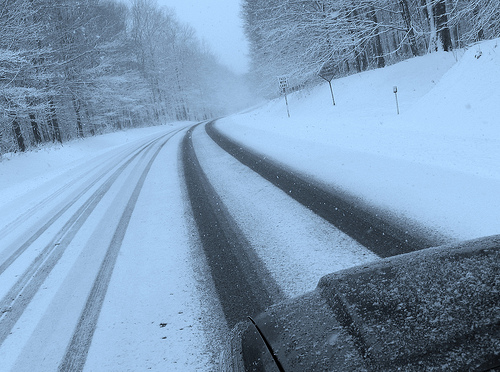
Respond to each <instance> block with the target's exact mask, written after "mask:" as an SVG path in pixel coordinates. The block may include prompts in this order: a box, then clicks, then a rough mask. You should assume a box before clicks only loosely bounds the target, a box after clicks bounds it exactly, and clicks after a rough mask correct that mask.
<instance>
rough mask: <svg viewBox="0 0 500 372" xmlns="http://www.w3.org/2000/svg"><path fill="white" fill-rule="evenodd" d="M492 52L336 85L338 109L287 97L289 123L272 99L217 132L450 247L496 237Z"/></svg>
mask: <svg viewBox="0 0 500 372" xmlns="http://www.w3.org/2000/svg"><path fill="white" fill-rule="evenodd" d="M497 44H498V40H493V41H487V42H484V43H482V44H479V45H477V46H474V47H472V48H470V49H469V50H467V51H459V52H457V53H456V54H452V53H435V54H431V55H427V56H424V57H418V58H414V59H411V60H408V61H405V62H402V63H399V64H397V65H394V66H389V67H386V68H384V69H381V70H374V71H368V72H365V73H362V74H358V75H354V76H350V77H346V78H343V79H339V80H335V81H333V86H334V89H335V95H336V103H337V105H336V106H335V107H333V106H332V102H331V96H330V91H329V87H328V84H324V85H322V86H319V87H316V88H315V89H312V90H311V91H310V92H299V93H295V94H292V95H291V96H289V103H290V111H291V118H287V116H286V108H285V104H284V100H283V99H278V100H274V101H272V102H269V103H268V104H267V105H264V106H263V107H261V108H259V109H257V110H255V111H252V112H246V113H243V114H239V115H233V116H231V117H229V118H225V119H223V120H220V121H219V122H218V124H217V125H218V126H219V128H220V129H221V130H222V131H223V132H225V133H226V134H228V135H230V136H231V137H233V138H235V139H237V140H239V141H242V142H243V143H246V144H248V145H249V146H251V147H253V148H256V149H258V150H259V151H261V152H263V153H266V154H267V155H268V156H271V157H273V158H275V159H277V160H279V161H281V162H282V163H285V164H289V165H291V166H292V167H294V168H297V169H299V170H300V171H302V172H305V173H308V174H311V175H314V177H316V178H317V179H319V180H322V181H324V182H326V183H329V184H333V185H337V186H340V187H342V188H343V189H345V190H347V191H349V192H351V193H353V194H356V195H359V196H362V197H363V198H364V199H365V200H367V201H368V202H370V203H373V204H375V205H378V206H380V207H381V208H383V209H387V210H391V211H393V212H394V213H396V214H397V215H399V216H401V218H410V219H413V220H416V221H418V222H420V223H423V224H425V225H427V226H428V227H430V228H432V229H434V230H436V231H437V232H438V233H440V234H444V235H447V236H449V237H450V240H453V239H469V238H476V237H480V236H485V235H492V234H497V233H499V232H500V224H499V222H498V221H499V220H500V219H499V217H500V211H499V208H498V207H499V206H500V193H498V190H500V167H499V166H498V164H499V163H500V127H499V124H498V117H499V116H500V106H498V102H499V101H500V91H498V89H497V88H498V86H499V85H500V74H499V73H498V67H499V66H500V54H499V53H498V52H499V51H500V48H497ZM479 50H481V56H480V58H477V57H478V56H479V53H478V51H479ZM455 58H458V62H457V61H456V59H455ZM393 86H398V99H399V103H400V110H401V114H400V115H397V114H396V101H395V96H394V93H393Z"/></svg>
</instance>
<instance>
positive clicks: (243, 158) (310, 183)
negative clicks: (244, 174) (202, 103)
mask: <svg viewBox="0 0 500 372" xmlns="http://www.w3.org/2000/svg"><path fill="white" fill-rule="evenodd" d="M205 130H206V132H207V134H208V135H209V136H210V138H212V140H213V141H214V142H216V143H217V144H218V145H219V146H220V147H221V148H222V149H224V150H225V151H226V152H228V153H229V154H231V155H232V156H233V157H234V158H235V159H237V160H238V161H240V162H241V163H242V164H244V165H246V166H248V167H249V168H250V169H252V170H253V171H255V172H256V173H258V174H260V175H261V176H262V177H264V178H265V179H267V180H268V181H269V182H271V183H272V184H273V185H275V186H276V187H278V188H280V189H281V190H282V191H284V192H285V193H286V194H287V195H289V196H290V197H292V198H294V199H295V200H296V201H298V202H299V203H301V204H302V205H304V206H306V207H307V208H309V209H310V210H312V211H313V212H314V213H316V214H317V215H319V216H320V217H322V218H324V219H325V220H326V221H328V222H330V223H331V224H332V225H334V226H335V227H336V228H338V229H339V230H341V231H342V232H344V233H345V234H347V235H349V236H350V237H351V238H353V239H354V240H356V241H357V242H359V243H360V244H362V245H363V246H365V247H366V248H368V249H369V250H371V251H372V252H374V253H375V254H377V255H378V256H380V257H390V256H394V255H398V254H402V253H407V252H412V251H416V250H420V249H423V248H427V247H431V246H437V245H440V244H442V243H443V242H442V241H440V240H433V239H431V238H429V237H427V236H425V235H424V234H421V233H419V232H417V231H412V232H411V233H410V232H409V231H410V229H408V231H407V229H406V228H404V227H401V226H398V224H396V223H395V221H394V220H391V218H390V217H388V216H386V215H384V213H381V212H380V211H377V210H376V209H375V208H371V207H369V206H366V205H362V203H361V202H360V201H359V200H358V199H356V198H355V197H353V196H350V195H347V194H346V193H345V192H341V191H335V190H333V189H327V188H326V187H325V186H324V185H321V184H320V183H319V182H317V181H314V180H313V179H311V178H309V177H307V176H304V175H301V174H299V173H298V172H296V171H294V170H292V169H290V168H287V167H285V166H284V165H283V164H279V163H278V162H276V161H273V160H271V159H268V158H266V157H265V155H262V154H259V153H257V152H256V151H253V150H252V149H250V148H248V147H246V146H244V145H243V144H241V143H239V142H235V141H233V140H231V139H230V138H229V137H227V136H226V135H224V134H223V133H222V132H221V131H219V130H218V129H217V128H216V127H215V121H212V122H210V123H208V124H207V125H205Z"/></svg>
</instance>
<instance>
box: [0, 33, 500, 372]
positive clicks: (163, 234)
mask: <svg viewBox="0 0 500 372" xmlns="http://www.w3.org/2000/svg"><path fill="white" fill-rule="evenodd" d="M482 48H483V50H482V51H483V53H482V57H481V58H482V59H477V58H475V57H474V53H473V51H467V52H463V53H462V52H461V54H460V56H458V55H456V56H454V55H452V54H449V53H448V54H445V53H436V54H432V55H428V56H425V57H421V58H415V59H413V60H411V61H407V62H403V63H401V64H398V65H395V66H390V67H388V68H385V69H382V70H377V71H370V72H367V73H364V74H360V75H356V76H353V77H348V78H345V79H340V80H338V81H334V86H335V88H336V89H337V93H338V97H337V107H329V106H326V105H325V102H328V99H329V97H328V94H326V93H329V92H328V91H326V90H325V89H323V88H325V87H324V86H320V87H318V88H316V89H314V90H312V91H309V92H302V93H301V92H299V93H295V94H294V95H292V96H291V97H289V98H290V104H291V116H292V117H291V118H290V119H289V118H288V117H287V116H286V110H285V111H284V115H283V109H284V107H283V102H282V101H281V100H275V101H272V102H270V103H267V104H265V105H263V106H261V107H259V108H256V109H255V110H252V111H249V112H246V113H242V114H239V115H233V116H231V117H228V118H224V119H222V120H218V121H216V122H215V123H211V124H209V125H207V123H201V124H199V125H196V124H197V123H174V124H169V125H164V126H159V127H152V128H144V129H138V130H131V131H127V132H120V133H114V134H109V135H105V136H100V137H96V138H91V139H87V140H82V141H74V142H72V143H69V144H65V145H64V146H63V147H61V148H46V149H41V150H39V151H38V152H36V153H28V154H20V155H12V156H9V157H6V158H4V159H2V162H1V163H0V363H1V364H0V369H1V370H13V371H28V370H30V371H31V370H33V369H37V370H43V371H52V370H57V369H59V370H88V371H95V370H108V371H124V370H131V371H135V370H148V369H149V370H158V371H159V370H213V369H214V365H215V364H216V362H217V355H218V352H219V350H220V346H221V344H222V343H224V341H225V339H226V338H227V334H228V331H229V329H230V328H231V327H232V326H233V325H234V324H235V323H236V322H238V321H239V320H242V319H244V317H245V316H246V315H255V313H258V312H259V311H261V310H263V309H264V308H265V307H266V306H268V305H270V304H272V303H275V302H278V301H281V300H283V299H287V298H291V297H294V296H297V295H300V294H303V293H305V292H307V291H309V290H311V289H313V288H314V287H315V286H316V284H317V283H318V280H319V279H320V278H321V277H322V276H323V275H325V274H328V273H330V272H334V271H337V270H340V269H343V268H348V267H352V266H354V265H360V264H365V263H368V262H372V261H375V260H378V259H379V257H380V256H390V255H394V254H397V253H401V252H404V251H407V250H413V249H420V248H424V247H426V246H429V245H438V244H441V243H447V242H454V241H460V240H464V239H470V238H475V237H480V236H484V235H492V234H496V233H499V226H498V222H497V221H498V220H499V218H498V217H499V212H498V210H499V209H498V205H500V200H499V199H498V198H499V196H498V190H499V188H500V173H499V171H498V166H497V164H498V162H499V161H500V150H499V148H500V146H499V145H500V142H499V141H500V135H499V131H498V128H497V126H496V127H495V125H496V122H495V120H494V119H495V118H498V112H495V110H497V111H498V108H495V107H497V106H491V107H489V109H488V110H489V111H488V110H487V109H486V107H487V106H485V104H487V102H493V101H495V100H496V98H498V93H496V94H497V96H495V93H494V92H495V91H494V90H493V89H489V88H488V86H486V87H483V88H482V90H481V89H479V88H477V87H476V88H475V86H474V84H473V82H476V80H477V79H476V78H477V74H478V73H479V72H478V71H481V73H484V72H485V71H490V72H491V71H492V70H494V69H495V68H496V67H495V66H497V65H498V63H497V57H496V53H495V49H496V44H495V42H488V43H485V44H484V45H483V46H482ZM455 57H456V58H458V59H459V60H458V62H457V60H456V59H455ZM488 69H489V70H488ZM496 75H497V74H496ZM496 75H495V74H493V75H492V76H494V77H496ZM422 77H424V78H422ZM457 80H459V81H462V80H463V81H464V82H465V83H467V84H468V88H469V90H471V91H472V92H473V93H474V94H475V95H476V96H477V97H476V96H474V95H472V94H471V95H467V98H463V97H461V96H460V97H461V98H460V99H459V98H458V96H459V94H461V93H462V92H463V90H461V89H457ZM490 80H492V81H493V82H494V78H492V79H490ZM393 85H398V86H399V91H400V92H401V97H400V102H401V115H400V116H397V115H396V114H395V112H393V111H395V110H394V107H393V105H394V102H393V101H392V99H394V97H393V96H391V94H392V86H393ZM458 85H459V84H458ZM385 88H388V89H387V90H388V92H389V93H388V96H389V97H390V98H387V97H385V95H383V94H379V92H380V91H381V90H383V89H385ZM452 88H453V89H457V92H459V93H456V92H455V91H454V90H453V89H452ZM405 92H406V96H405ZM481 92H482V93H484V94H483V95H480V93H481ZM495 97H496V98H495ZM360 107H362V108H363V110H359V108H360ZM462 119H463V120H462ZM471 120H474V127H473V128H472V127H471V124H470V123H471ZM438 124H439V125H438ZM210 128H211V129H210ZM217 138H218V139H217ZM221 138H223V139H224V140H223V141H221V140H220V139H221ZM224 143H225V145H224ZM231 148H232V149H233V150H231ZM249 159H253V160H252V161H253V162H254V165H251V164H250V163H251V162H252V161H250V160H249ZM256 164H257V165H256ZM281 178H285V180H284V181H282V180H281ZM310 195H314V196H313V197H312V198H309V199H307V197H308V196H310ZM325 209H326V212H325ZM346 221H347V222H346ZM365 223H368V225H364V224H365ZM353 224H355V225H357V226H361V227H359V228H354V229H352V225H353ZM381 239H382V240H385V243H383V244H388V246H391V244H394V245H395V246H396V247H397V249H395V250H394V251H388V250H385V249H383V250H380V244H382V243H381ZM391 239H392V240H391ZM388 242H389V243H388ZM390 242H394V243H390ZM379 243H380V244H379ZM367 247H368V248H367ZM369 248H370V249H369ZM377 249H378V250H377ZM374 252H375V253H374Z"/></svg>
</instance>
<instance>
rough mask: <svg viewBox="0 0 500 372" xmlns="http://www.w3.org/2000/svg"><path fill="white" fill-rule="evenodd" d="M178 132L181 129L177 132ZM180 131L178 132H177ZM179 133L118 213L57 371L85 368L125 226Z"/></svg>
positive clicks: (142, 176)
mask: <svg viewBox="0 0 500 372" xmlns="http://www.w3.org/2000/svg"><path fill="white" fill-rule="evenodd" d="M181 130H182V129H181ZM179 131H180V130H179ZM179 131H177V132H175V133H174V134H173V135H171V136H170V137H169V138H168V139H167V140H166V141H164V142H163V143H162V144H161V145H160V146H159V148H158V149H157V150H156V151H155V152H154V154H153V155H152V157H151V159H150V160H149V162H148V163H147V165H146V167H145V168H144V170H143V171H142V173H141V176H140V178H139V180H138V181H137V184H136V186H135V188H134V190H133V192H132V195H131V196H130V198H129V200H128V202H127V205H126V207H125V210H124V211H123V213H122V216H121V218H120V221H119V223H118V226H117V228H116V230H115V233H114V235H113V238H112V240H111V243H110V244H109V246H108V249H107V251H106V255H105V257H104V259H103V261H102V264H101V267H100V268H99V272H98V274H97V276H96V278H95V280H94V284H93V286H92V289H91V291H90V294H89V296H88V298H87V302H86V304H85V307H84V309H83V311H82V314H81V315H80V319H79V321H78V323H77V325H76V329H75V331H74V333H73V336H72V338H71V341H70V343H69V345H68V347H67V349H66V353H65V355H64V357H63V360H62V362H61V364H60V365H59V368H58V370H59V371H81V370H83V367H84V365H85V362H86V359H87V355H88V351H89V348H90V344H91V342H92V337H93V335H94V332H95V328H96V326H97V321H98V319H99V314H100V312H101V308H102V305H103V302H104V298H105V296H106V292H107V289H108V286H109V282H110V280H111V275H112V273H113V269H114V266H115V263H116V259H117V257H118V253H119V251H120V248H121V245H122V242H123V239H124V237H125V233H126V232H127V227H128V225H129V222H130V219H131V217H132V213H133V211H134V208H135V205H136V203H137V200H138V198H139V195H140V193H141V190H142V187H143V185H144V182H145V180H146V177H147V175H148V173H149V171H150V169H151V166H152V165H153V163H154V161H155V159H156V157H157V156H158V154H159V153H160V151H161V150H162V148H163V147H164V146H165V144H166V143H167V142H168V141H169V140H170V138H172V137H173V136H174V135H175V134H177V133H178V132H179Z"/></svg>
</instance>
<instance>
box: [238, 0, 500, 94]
mask: <svg viewBox="0 0 500 372" xmlns="http://www.w3.org/2000/svg"><path fill="white" fill-rule="evenodd" d="M242 16H243V20H244V25H245V32H246V35H247V38H248V40H249V43H250V56H251V74H252V81H254V82H256V83H257V85H258V86H259V88H260V91H261V92H262V93H264V94H266V95H275V94H276V93H277V85H278V84H277V77H278V76H288V77H289V79H290V81H291V83H292V84H293V85H295V86H303V85H304V84H307V83H309V82H313V81H316V79H317V76H318V73H319V72H320V71H323V72H324V71H327V72H328V74H331V75H333V76H337V77H339V76H345V75H348V74H352V73H356V72H361V71H364V70H367V69H371V68H380V67H384V66H386V65H388V64H393V63H395V62H398V61H401V60H404V59H407V58H410V57H413V56H419V55H423V54H425V53H430V52H434V51H438V50H444V51H452V50H453V49H456V48H462V47H464V46H467V45H470V44H472V43H474V42H477V41H480V40H483V39H490V38H495V37H498V36H500V22H499V21H500V2H499V1H496V0H243V9H242Z"/></svg>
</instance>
